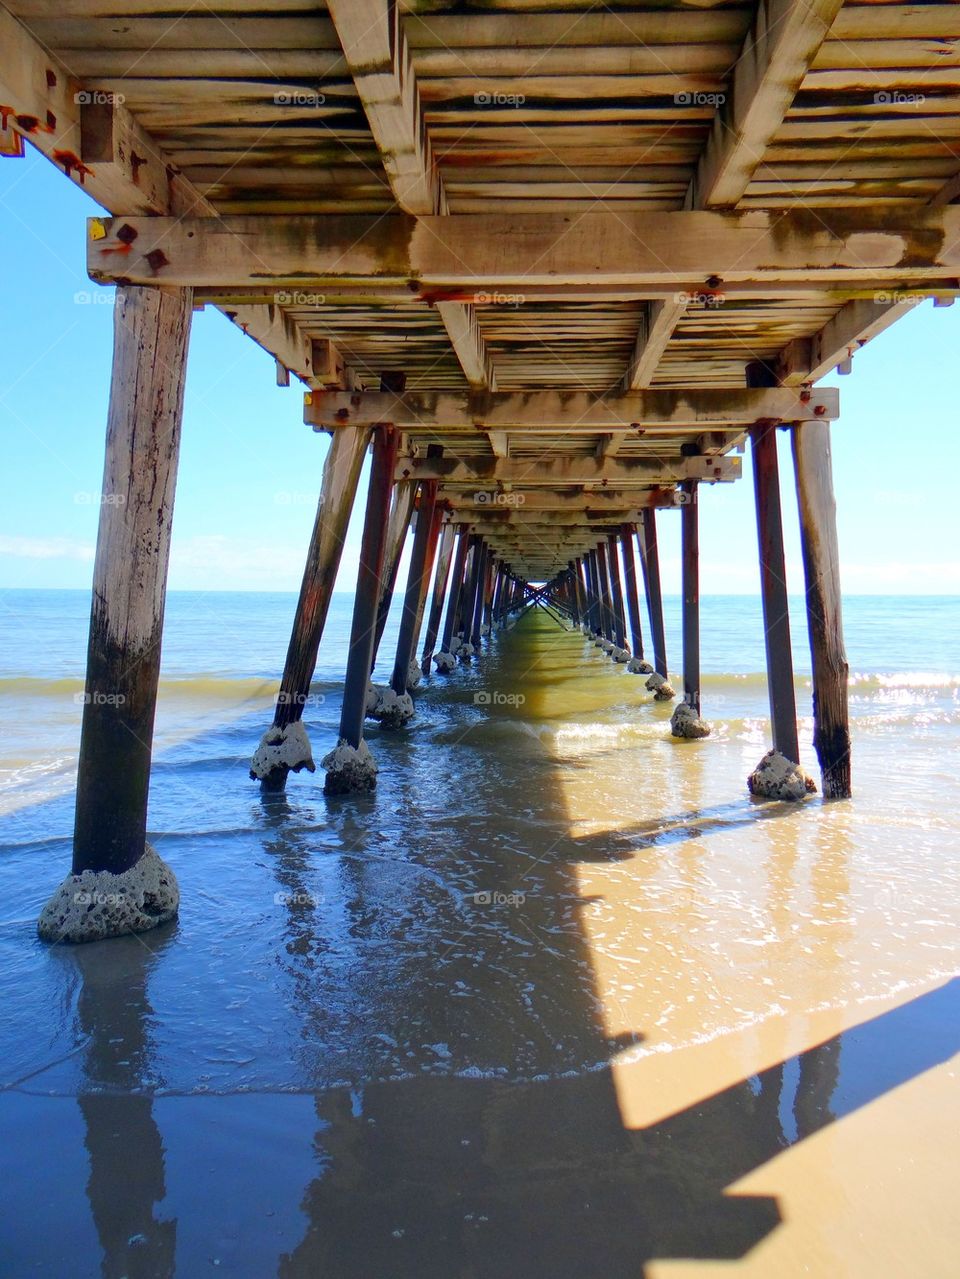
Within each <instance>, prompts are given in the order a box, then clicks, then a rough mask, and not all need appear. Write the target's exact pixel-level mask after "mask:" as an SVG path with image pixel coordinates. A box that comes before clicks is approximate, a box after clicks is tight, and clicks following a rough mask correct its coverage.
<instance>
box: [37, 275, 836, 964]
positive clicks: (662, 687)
mask: <svg viewBox="0 0 960 1279" xmlns="http://www.w3.org/2000/svg"><path fill="white" fill-rule="evenodd" d="M192 302H193V297H192V291H191V290H190V289H189V288H184V289H181V290H166V291H161V290H159V289H151V288H140V287H134V286H127V285H121V286H119V287H118V288H117V297H116V307H115V313H114V314H115V323H114V350H113V380H112V384H111V391H110V405H109V412H108V419H107V438H106V460H105V466H104V483H103V491H104V493H109V494H110V495H111V497H112V498H113V500H112V501H111V502H105V503H103V504H102V505H101V508H100V527H99V533H98V538H97V554H96V562H95V566H94V582H93V603H92V609H91V619H90V638H89V648H88V658H87V678H86V693H85V698H84V713H83V724H82V730H81V745H80V761H79V770H78V778H77V801H76V822H75V830H74V845H73V867H72V872H71V874H70V875H69V876H68V877H67V879H66V880H65V881H64V883H63V884H62V885H61V886H60V888H59V889H58V890H57V892H56V893H55V894H54V896H53V897H52V898H51V900H50V901H49V902H48V904H47V906H46V907H45V908H44V911H43V913H42V915H41V919H40V932H41V935H42V936H43V937H46V938H49V939H56V940H60V939H64V940H71V941H86V940H91V939H93V938H97V937H105V936H112V935H117V934H121V933H129V932H140V931H144V930H146V929H148V928H151V927H154V926H155V925H156V924H158V923H161V922H163V921H165V920H168V919H170V918H172V917H173V916H174V915H175V914H176V912H177V907H178V902H179V890H178V887H177V883H176V880H175V878H174V876H173V874H172V872H171V871H170V869H169V868H168V867H167V866H166V865H165V864H164V862H163V861H162V860H161V859H160V858H159V857H158V856H157V855H156V853H155V852H154V851H153V850H152V849H151V848H150V847H149V846H148V845H147V843H146V821H147V799H148V791H149V780H150V765H151V754H152V743H153V725H154V713H155V708H156V697H157V686H158V681H159V671H160V644H161V635H162V626H163V613H164V604H165V598H166V578H167V565H168V560H169V551H170V533H171V527H172V519H173V505H174V492H175V486H176V472H177V460H178V454H179V445H180V432H181V422H182V409H183V385H184V371H185V365H186V353H187V346H188V340H189V332H190V320H191V313H192ZM144 352H149V356H150V358H149V359H146V360H144V359H143V353H144ZM748 376H749V375H748ZM767 376H769V374H768V372H767V371H766V370H765V369H764V368H763V367H762V366H758V371H757V372H756V373H755V375H754V377H755V378H759V379H760V380H761V382H762V380H763V379H764V378H765V377H767ZM397 377H398V375H393V378H391V377H390V376H388V377H387V378H385V383H386V386H385V389H392V390H402V389H403V388H402V385H395V384H394V383H395V381H396V380H397ZM790 430H791V434H792V445H793V459H794V469H795V473H796V486H797V494H798V499H799V508H800V532H801V542H802V550H803V562H804V572H805V578H806V605H807V621H808V628H809V634H810V646H811V652H812V657H813V706H814V744H815V747H816V750H817V754H818V756H819V759H820V764H821V769H822V775H823V790H824V794H825V795H826V796H829V797H835V796H845V795H849V793H850V762H849V745H850V741H849V729H848V721H847V664H846V658H845V655H844V650H843V638H842V628H841V614H840V577H839V557H838V552H837V539H836V517H835V505H834V497H833V485H832V477H831V460H830V441H829V434H828V427H827V424H826V423H825V422H820V421H810V422H806V423H803V424H798V425H793V426H791V427H790ZM752 441H753V453H754V459H755V468H754V470H755V476H756V503H757V523H758V531H759V538H760V550H761V553H760V564H761V577H762V591H763V612H764V625H765V633H766V645H767V665H768V672H769V688H770V699H771V720H772V725H773V745H774V750H773V751H772V752H769V753H768V756H766V757H765V758H764V761H762V762H761V765H760V767H759V768H758V770H757V772H756V773H755V774H753V776H752V777H751V789H753V790H754V791H755V792H756V793H758V794H776V795H785V794H788V793H790V788H791V787H793V788H794V789H796V787H797V786H798V785H799V786H800V787H801V789H802V792H803V793H805V789H806V787H807V785H808V784H809V783H808V782H807V779H806V778H805V777H804V775H803V774H802V772H801V771H800V769H799V760H798V750H797V732H796V707H795V702H794V694H793V666H792V659H791V654H790V642H789V620H788V616H787V607H786V588H785V579H784V571H783V540H782V528H781V513H780V499H779V477H778V473H777V453H776V447H775V440H774V425H773V424H769V425H767V424H762V423H761V424H758V425H757V426H756V427H755V428H754V430H753V432H752ZM371 444H372V463H371V470H370V482H369V488H368V491H367V496H366V510H365V516H364V527H363V537H362V545H361V552H360V565H359V572H358V578H357V589H356V596H355V600H354V613H353V620H352V625H351V632H350V646H349V653H348V659H347V670H346V677H345V683H344V695H343V704H342V709H341V718H340V726H339V737H338V742H337V745H336V747H335V748H334V749H333V750H332V751H331V752H330V753H329V754H328V755H327V756H326V757H325V758H324V759H323V761H322V763H323V766H324V767H325V768H326V770H327V775H326V782H325V790H326V791H328V792H331V793H343V792H347V791H354V790H361V791H362V790H369V789H371V788H372V787H373V786H374V785H375V780H376V764H375V762H374V761H373V759H372V756H371V755H370V752H369V750H368V749H367V746H366V743H365V742H364V738H363V729H364V721H365V718H366V717H367V716H368V715H373V716H374V717H375V718H378V719H379V720H380V722H381V723H382V724H384V725H388V726H394V727H397V726H400V725H402V724H403V723H405V722H406V721H407V720H408V719H409V718H410V715H411V714H412V712H413V705H412V699H411V696H410V694H411V691H412V689H413V688H415V687H416V684H417V683H418V681H419V678H420V673H421V672H422V671H424V670H429V669H430V664H431V660H432V662H433V664H434V666H435V667H436V669H437V670H438V671H441V672H443V671H449V670H451V669H453V667H454V665H455V664H456V663H457V662H462V661H467V660H469V659H470V658H471V657H472V655H473V653H474V652H475V651H476V649H477V647H478V646H479V645H480V643H481V640H482V637H483V635H484V633H489V631H490V630H491V629H492V628H494V627H496V626H497V625H499V624H501V623H502V622H503V620H504V619H505V618H506V617H507V616H508V615H509V614H510V613H512V612H515V611H516V610H517V609H518V608H521V607H523V606H524V605H525V604H530V603H542V604H545V605H550V606H554V605H556V606H558V607H560V608H562V609H563V610H564V611H566V612H567V613H569V614H570V616H571V617H573V618H574V619H575V621H576V622H577V623H578V624H579V625H581V626H582V627H583V628H584V629H585V630H586V631H587V632H588V633H589V634H591V635H593V636H594V637H595V642H597V643H601V644H602V645H603V646H604V647H607V646H609V648H608V651H609V652H611V654H613V655H614V657H615V659H616V660H619V661H624V660H626V659H629V661H628V662H627V666H628V669H630V668H631V667H632V668H633V669H634V670H636V671H637V672H638V673H641V674H646V675H647V676H648V687H649V688H650V689H651V691H652V692H653V693H654V695H655V696H658V697H661V698H668V697H672V696H673V695H674V694H673V691H672V689H670V688H669V685H668V684H667V656H666V650H665V644H664V628H663V605H662V598H661V592H660V572H659V565H658V560H657V540H656V523H655V513H654V511H653V509H652V508H651V509H648V510H645V511H643V512H642V519H641V522H640V523H639V524H638V525H637V526H636V527H634V526H632V525H631V526H628V527H625V528H622V529H620V530H619V531H618V532H617V531H614V532H613V534H612V535H609V536H605V537H604V538H603V539H602V540H600V541H598V544H597V546H596V548H595V550H591V551H590V552H589V553H588V554H586V555H584V556H581V557H579V558H578V559H577V560H576V561H574V562H571V563H570V564H569V565H568V566H567V568H566V570H565V572H564V573H562V574H560V576H559V577H558V578H556V579H554V581H553V582H551V583H550V584H549V585H548V586H546V587H543V588H540V589H539V590H534V589H532V588H531V587H530V586H529V585H528V584H527V583H525V582H524V581H522V580H521V578H520V577H519V576H518V575H516V574H514V573H513V572H512V571H511V567H510V565H509V564H508V563H505V562H504V561H503V560H500V559H498V558H496V557H495V556H494V555H493V553H492V552H491V549H490V547H489V546H488V544H487V543H486V542H485V541H484V540H483V538H482V537H480V536H478V535H476V534H474V533H471V532H470V529H469V525H462V524H461V525H457V524H456V523H455V522H454V519H453V518H452V515H455V513H452V514H451V513H450V512H445V511H444V510H443V508H442V506H441V504H440V503H439V502H438V492H437V487H436V483H435V482H433V481H419V482H416V481H413V480H405V479H401V480H399V481H397V482H395V480H394V476H395V470H396V459H397V449H398V436H397V432H396V431H395V430H394V429H393V428H392V427H390V426H377V427H375V428H365V427H361V428H358V427H354V426H351V427H349V428H346V427H345V428H344V429H342V430H337V431H336V432H335V433H334V436H333V439H332V441H331V444H330V448H329V452H328V454H327V458H326V461H325V464H324V471H323V479H322V484H321V493H320V499H319V503H318V508H317V515H316V520H315V522H314V527H313V531H312V534H311V538H310V546H309V550H308V554H307V560H306V566H305V569H304V575H303V581H302V585H301V588H300V595H299V599H298V602H297V608H296V614H295V617H294V623H293V629H292V634H291V638H290V644H289V647H288V650H287V657H286V661H285V663H284V669H283V676H282V679H281V686H280V692H279V695H278V698H277V703H276V708H275V713H274V717H273V723H272V724H271V725H270V727H269V728H268V730H267V732H266V733H265V734H264V737H263V740H262V741H261V743H260V746H259V747H258V749H257V751H256V753H255V755H254V758H253V760H252V763H251V773H252V775H253V776H254V777H255V778H257V779H258V780H259V781H260V782H261V783H262V785H263V786H264V787H265V788H266V789H268V790H278V789H280V788H282V787H283V786H284V785H285V783H286V779H287V776H288V775H289V773H290V772H291V771H297V770H299V769H304V768H306V769H310V770H313V769H314V762H313V757H312V752H311V749H310V743H309V740H308V739H307V735H306V732H305V730H304V727H303V723H302V716H303V712H304V708H305V707H306V706H307V705H308V702H309V697H310V684H311V680H312V678H313V673H314V670H315V667H316V662H317V655H318V651H319V646H320V641H321V637H322V635H323V630H324V623H325V621H326V617H327V613H328V610H329V606H330V600H331V596H332V592H333V587H334V582H335V579H336V575H337V570H338V568H339V564H340V557H341V551H342V547H343V542H344V538H345V535H346V530H347V525H348V521H349V518H350V512H351V509H352V506H353V503H354V500H355V496H356V491H357V486H358V482H359V476H360V471H361V466H362V463H363V459H364V455H365V454H366V452H367V449H368V447H370V446H371ZM683 499H684V501H683V505H682V510H681V521H682V562H683V568H682V577H683V701H682V703H681V704H680V705H679V706H678V707H677V709H676V711H675V712H674V716H673V720H672V724H673V729H674V732H675V733H679V734H680V735H683V736H699V735H701V734H702V732H703V731H704V730H705V729H706V725H705V724H704V723H703V721H702V720H701V718H700V627H699V536H698V503H697V489H696V485H695V483H687V484H686V485H685V486H684V489H683ZM414 515H415V519H416V531H415V535H414V545H413V548H412V554H411V560H410V571H409V575H408V580H407V583H406V589H405V594H404V599H403V611H402V616H401V623H400V632H399V637H398V643H397V651H396V655H395V659H394V663H393V667H392V671H391V676H390V682H389V687H386V688H383V689H379V690H378V689H373V688H372V687H371V684H370V679H371V674H372V671H373V669H374V664H375V661H376V658H377V650H378V647H379V645H380V642H381V638H382V635H383V630H384V626H385V623H386V618H387V612H388V609H389V606H390V601H391V597H392V594H393V590H394V586H395V582H396V578H397V575H398V566H399V563H400V557H401V551H402V548H403V545H404V539H405V536H406V533H407V529H408V525H409V523H410V521H411V518H412V517H414ZM634 540H636V543H637V547H638V550H639V555H640V564H641V569H642V574H643V581H644V587H645V594H646V601H647V609H648V615H649V620H650V632H651V642H652V656H653V663H652V666H650V665H649V664H648V663H646V661H645V659H644V657H643V637H642V634H641V629H640V611H639V601H638V593H637V577H636V565H635V561H634V555H633V542H634ZM618 541H619V545H618ZM628 548H629V553H628ZM621 553H622V554H623V564H624V573H623V580H622V581H621V577H620V572H619V563H620V559H619V555H620V554H621ZM431 573H432V580H433V583H434V588H433V594H432V598H431V600H430V606H429V610H428V609H427V593H428V590H429V583H430V580H431ZM424 620H426V629H425V636H424V644H423V651H422V656H421V661H420V664H419V666H418V665H417V663H416V662H415V661H414V654H415V652H416V647H417V643H418V638H419V635H420V632H421V630H422V629H423V622H424ZM441 623H442V629H441ZM628 628H629V647H628ZM438 642H439V645H440V647H439V649H437V644H438Z"/></svg>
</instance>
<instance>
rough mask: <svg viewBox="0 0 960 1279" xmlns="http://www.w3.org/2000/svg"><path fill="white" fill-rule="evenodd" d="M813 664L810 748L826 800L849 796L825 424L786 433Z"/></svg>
mask: <svg viewBox="0 0 960 1279" xmlns="http://www.w3.org/2000/svg"><path fill="white" fill-rule="evenodd" d="M791 444H792V446H793V465H794V472H795V476H796V484H797V501H798V504H799V508H800V545H801V550H802V553H803V572H804V578H805V580H806V592H807V627H808V630H809V633H810V655H811V659H812V663H813V744H814V747H815V748H816V752H817V758H818V760H819V761H820V770H821V776H822V781H823V795H824V798H825V799H847V798H849V796H850V794H851V790H850V721H849V711H848V707H847V678H848V674H849V668H848V666H847V655H846V652H845V650H844V646H843V615H842V606H841V597H840V552H839V547H838V543H837V504H836V499H835V497H834V492H833V469H832V461H831V453H830V432H829V427H828V426H827V423H826V422H807V423H804V424H802V425H794V426H793V427H791Z"/></svg>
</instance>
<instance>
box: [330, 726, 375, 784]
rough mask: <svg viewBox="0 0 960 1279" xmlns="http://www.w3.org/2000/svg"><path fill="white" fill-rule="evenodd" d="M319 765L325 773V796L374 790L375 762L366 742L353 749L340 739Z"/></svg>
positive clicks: (344, 740)
mask: <svg viewBox="0 0 960 1279" xmlns="http://www.w3.org/2000/svg"><path fill="white" fill-rule="evenodd" d="M320 765H321V767H322V768H324V769H326V773H327V776H326V779H325V781H324V783H323V793H324V794H325V795H353V794H357V793H358V792H362V791H372V790H374V789H375V788H376V785H377V772H378V769H377V761H376V760H375V759H374V758H373V756H372V755H371V754H370V750H369V747H368V746H367V743H366V742H361V743H360V745H359V747H354V746H351V745H350V743H349V742H348V741H347V740H346V739H345V738H343V737H341V738H340V740H339V741H338V742H337V744H336V746H335V747H334V749H333V750H332V751H331V752H330V753H329V755H324V757H323V759H322V760H321V761H320Z"/></svg>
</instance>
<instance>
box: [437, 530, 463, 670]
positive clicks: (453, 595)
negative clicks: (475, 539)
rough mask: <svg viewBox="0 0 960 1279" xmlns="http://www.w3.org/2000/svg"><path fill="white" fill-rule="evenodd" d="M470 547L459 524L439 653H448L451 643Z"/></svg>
mask: <svg viewBox="0 0 960 1279" xmlns="http://www.w3.org/2000/svg"><path fill="white" fill-rule="evenodd" d="M469 549H470V534H469V533H468V532H467V529H466V527H465V526H463V525H460V528H459V533H458V537H457V553H456V556H455V557H454V561H453V574H452V576H451V579H450V589H449V591H448V592H447V612H446V616H445V617H444V619H443V639H442V640H441V641H440V651H441V653H449V652H450V645H451V644H452V643H453V636H454V629H453V628H454V626H455V624H456V620H457V613H458V611H459V608H460V595H461V592H462V590H463V576H464V571H465V569H466V566H467V552H468V551H469Z"/></svg>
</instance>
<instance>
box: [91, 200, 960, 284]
mask: <svg viewBox="0 0 960 1279" xmlns="http://www.w3.org/2000/svg"><path fill="white" fill-rule="evenodd" d="M87 266H88V270H89V273H90V275H91V277H92V278H93V279H94V280H100V281H103V282H111V281H114V282H116V281H118V280H119V281H126V282H129V283H140V284H171V285H177V284H179V285H196V286H199V287H210V286H216V285H227V286H229V285H233V286H242V285H248V284H249V285H256V286H258V287H271V286H276V287H277V288H280V287H282V286H285V285H290V286H293V285H296V286H297V287H304V285H305V282H307V281H309V282H310V284H311V286H313V285H316V286H319V287H323V286H324V285H325V283H326V282H328V281H329V282H334V281H336V280H338V279H345V278H346V279H351V280H380V281H382V282H384V283H389V282H393V283H409V284H411V285H415V286H416V287H417V288H419V289H420V290H421V292H424V291H426V292H430V291H431V290H432V291H434V292H439V291H441V290H445V289H446V290H455V289H457V288H458V287H467V288H474V289H475V288H477V287H478V286H484V285H486V286H496V287H503V288H505V289H509V290H514V291H520V292H522V290H523V288H524V285H525V284H527V283H529V284H530V285H531V286H533V285H545V284H549V285H551V286H553V287H557V286H558V285H559V284H560V283H565V284H567V285H570V286H582V285H586V284H590V285H594V286H596V287H599V288H602V287H603V286H604V285H605V284H609V283H620V284H628V283H629V284H634V285H637V286H638V287H639V286H641V285H643V286H646V285H650V286H653V285H664V284H666V285H670V286H672V287H673V288H674V289H675V290H676V291H679V292H690V291H693V290H694V289H696V288H701V287H702V285H703V281H704V280H706V279H708V278H715V279H717V280H718V281H720V283H721V284H724V283H727V282H730V283H738V282H750V283H754V284H756V283H762V284H763V283H775V282H778V281H779V282H790V283H796V284H804V285H807V286H810V287H812V288H816V289H820V288H822V287H823V285H824V284H825V283H826V282H828V281H829V282H837V283H838V284H841V285H846V286H849V285H850V284H851V283H853V282H866V284H867V285H869V287H871V288H872V287H877V288H883V287H884V285H885V284H886V283H887V282H891V281H893V282H896V283H897V284H898V286H908V284H909V282H910V281H928V280H929V281H938V280H939V281H941V282H942V281H943V280H948V281H949V283H950V287H956V285H955V281H956V277H957V275H958V273H960V207H958V206H956V205H945V206H943V207H938V208H929V207H925V208H923V209H916V208H914V207H912V206H911V207H909V208H902V207H900V206H891V207H885V208H882V209H874V208H871V209H867V210H852V209H830V210H826V209H818V210H817V211H816V214H815V215H814V214H811V213H810V212H809V211H807V210H802V211H783V212H777V213H767V212H761V211H754V210H751V211H747V212H744V213H701V212H678V213H661V212H655V213H610V212H604V211H601V212H594V213H585V214H584V215H583V216H582V217H579V218H577V219H576V220H574V221H573V222H571V220H570V218H569V217H566V216H564V215H562V214H554V213H530V214H520V213H517V214H498V213H489V214H486V213H484V214H473V215H471V216H470V217H425V218H420V219H412V218H410V217H409V216H408V215H406V214H388V215H377V216H371V215H362V216H357V215H349V216H348V215H341V214H316V215H291V216H284V215H260V216H238V215H232V216H230V217H221V218H181V219H176V218H164V217H151V218H144V217H123V218H93V219H91V220H90V223H89V234H88V240H87Z"/></svg>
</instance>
